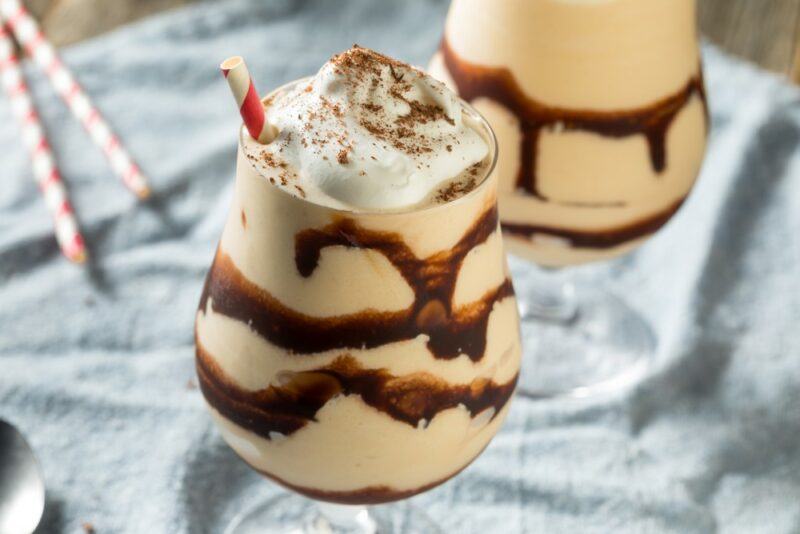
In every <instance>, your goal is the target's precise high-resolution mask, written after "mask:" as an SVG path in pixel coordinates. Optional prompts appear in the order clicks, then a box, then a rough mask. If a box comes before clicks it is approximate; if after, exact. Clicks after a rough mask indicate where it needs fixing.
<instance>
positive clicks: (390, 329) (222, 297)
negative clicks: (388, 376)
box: [200, 206, 514, 361]
mask: <svg viewBox="0 0 800 534" xmlns="http://www.w3.org/2000/svg"><path fill="white" fill-rule="evenodd" d="M497 224H498V215H497V207H496V206H492V207H491V208H489V209H487V210H486V211H485V212H484V213H483V214H482V215H481V216H480V217H479V218H478V219H477V220H476V222H475V223H474V224H473V226H472V227H471V228H470V229H469V230H468V231H467V232H466V233H465V234H464V236H463V237H462V238H461V240H459V242H458V243H457V244H456V245H455V246H454V247H453V248H452V249H448V250H444V251H441V252H439V253H436V254H434V255H433V256H430V257H428V258H424V259H419V258H417V257H416V256H415V255H414V253H413V251H412V250H411V249H410V248H409V247H408V245H406V243H405V242H404V241H403V238H402V236H400V235H399V234H396V233H392V232H382V231H374V230H368V229H365V228H363V227H361V226H359V225H358V224H357V223H356V222H355V221H353V220H351V219H346V218H343V219H341V220H339V221H336V222H334V223H332V224H330V225H328V226H326V227H324V228H321V229H309V230H304V231H302V232H300V233H298V234H297V235H296V236H295V264H296V266H297V270H298V272H299V273H300V274H301V275H302V276H304V277H308V276H311V274H313V272H314V270H315V269H316V268H317V265H318V262H319V258H320V253H321V251H322V249H324V248H326V247H333V246H343V247H349V248H360V249H369V250H374V251H376V252H379V253H381V254H382V255H383V256H385V257H386V258H387V259H388V260H389V262H390V263H392V265H394V266H395V267H396V268H397V270H398V271H399V272H400V274H401V275H402V276H403V278H404V279H405V280H406V282H407V283H408V284H409V286H410V287H411V289H412V290H413V292H414V302H413V304H412V305H411V306H410V307H409V308H407V309H405V310H401V311H392V312H379V311H374V310H366V311H363V312H358V313H354V314H348V315H340V316H335V317H326V318H317V317H311V316H308V315H305V314H302V313H299V312H297V311H294V310H292V309H291V308H288V307H287V306H285V305H284V304H282V303H281V302H279V301H278V300H277V299H276V298H275V297H273V296H272V295H270V294H269V293H268V292H267V291H265V290H264V289H262V288H260V287H258V286H257V285H255V284H253V283H252V282H250V281H249V280H248V279H247V278H246V277H245V276H244V275H243V274H242V273H241V272H240V271H239V269H238V268H237V267H236V265H234V263H233V261H232V260H231V259H230V257H229V256H227V255H226V254H224V253H222V252H218V253H217V257H216V258H215V260H214V264H213V265H212V266H211V270H210V272H209V274H208V277H207V278H206V284H205V287H204V288H203V295H202V297H201V299H200V310H201V311H205V308H206V304H207V301H208V299H209V298H210V299H211V300H212V301H213V307H214V310H215V311H216V312H218V313H221V314H223V315H226V316H228V317H231V318H233V319H237V320H239V321H242V322H243V323H245V324H248V325H250V327H251V328H252V329H254V330H255V331H256V332H258V333H259V334H260V335H261V336H262V337H264V338H265V339H267V340H268V341H270V342H271V343H272V344H274V345H277V346H279V347H282V348H284V349H286V350H288V351H291V352H294V353H301V354H309V353H316V352H323V351H327V350H333V349H345V350H346V349H362V348H364V349H370V348H374V347H379V346H381V345H386V344H388V343H394V342H398V341H404V340H410V339H414V338H416V337H417V336H419V335H421V334H424V335H427V336H428V342H427V346H428V349H429V350H430V351H431V353H432V354H433V355H434V357H436V358H441V359H453V358H456V357H458V356H459V355H460V354H462V353H463V354H466V355H467V356H468V357H469V358H470V359H471V360H473V361H478V360H480V359H481V358H482V357H483V354H484V351H485V349H486V335H487V332H486V330H487V326H488V322H489V314H490V313H491V311H492V308H493V307H494V304H495V303H496V302H499V301H501V300H503V299H505V298H506V297H509V296H512V295H513V294H514V289H513V286H512V284H511V280H510V279H508V278H506V280H504V281H503V283H501V284H500V285H499V286H497V287H496V288H494V289H492V290H490V291H488V292H487V293H485V294H484V295H483V297H482V298H481V299H479V300H478V301H476V302H472V303H470V304H466V305H464V306H460V307H458V308H457V309H453V306H452V300H453V293H454V291H455V285H456V280H457V277H458V273H459V271H460V269H461V264H462V263H463V261H464V258H465V257H466V255H467V253H469V251H470V250H472V249H473V248H474V247H476V246H477V245H479V244H481V243H483V242H485V241H486V240H487V239H488V238H489V236H490V235H491V234H492V233H494V232H495V231H496V230H497Z"/></svg>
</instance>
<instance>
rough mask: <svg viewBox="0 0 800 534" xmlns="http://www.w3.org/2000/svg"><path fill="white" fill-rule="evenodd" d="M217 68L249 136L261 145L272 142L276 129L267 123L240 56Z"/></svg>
mask: <svg viewBox="0 0 800 534" xmlns="http://www.w3.org/2000/svg"><path fill="white" fill-rule="evenodd" d="M219 68H220V70H221V71H222V75H223V76H225V79H227V80H228V85H229V86H230V88H231V93H233V98H234V99H236V105H237V106H238V107H239V113H241V115H242V120H243V121H244V125H245V126H246V127H247V131H248V132H249V133H250V136H251V137H252V138H253V139H257V140H258V142H259V143H262V144H266V143H270V142H272V140H273V139H275V137H276V136H277V135H278V129H277V128H275V126H273V125H272V124H269V123H268V122H267V117H266V114H265V113H264V106H263V105H262V104H261V98H259V96H258V91H256V87H255V84H254V83H253V79H252V78H251V77H250V71H248V70H247V65H246V64H245V62H244V59H242V58H241V56H233V57H230V58H228V59H226V60H225V61H223V62H222V64H221V65H220V66H219Z"/></svg>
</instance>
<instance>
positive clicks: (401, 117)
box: [245, 46, 489, 210]
mask: <svg viewBox="0 0 800 534" xmlns="http://www.w3.org/2000/svg"><path fill="white" fill-rule="evenodd" d="M265 105H266V106H267V120H268V121H269V122H271V123H272V124H274V125H275V126H276V127H277V128H278V130H279V131H280V134H279V135H278V137H277V138H276V139H275V140H274V141H273V142H272V143H270V144H268V145H260V144H258V143H257V142H256V141H255V140H253V139H250V138H249V137H248V136H247V135H245V151H246V154H247V156H248V157H249V159H250V160H251V161H252V162H253V163H254V164H255V165H256V167H257V168H259V170H260V171H261V172H262V174H264V175H265V176H266V177H268V178H270V181H271V182H273V183H274V184H276V185H278V186H281V187H283V188H285V189H286V190H288V191H290V192H291V193H293V194H295V195H298V196H301V197H304V198H308V199H309V200H312V201H315V202H318V203H322V204H325V205H331V206H333V207H336V208H345V209H359V210H392V209H400V208H404V207H411V206H415V205H420V204H424V203H428V202H444V201H448V200H451V199H452V198H455V197H457V196H460V195H462V194H464V193H465V192H467V191H469V190H470V189H471V188H472V187H474V185H475V180H476V179H479V178H482V175H481V171H482V170H483V166H485V165H488V163H487V159H488V154H489V144H488V141H487V140H486V139H485V138H484V137H483V136H482V135H481V133H479V126H478V125H477V124H476V123H475V121H474V120H473V119H471V118H470V117H469V116H467V115H465V114H464V113H463V112H462V107H461V104H460V101H459V100H458V98H457V97H456V95H455V94H454V93H453V92H452V91H450V90H449V89H448V88H447V87H445V86H444V85H443V84H442V83H440V82H438V81H436V80H434V79H433V78H431V77H430V76H428V75H427V74H425V73H423V72H422V71H420V70H418V69H415V68H413V67H411V66H410V65H408V64H405V63H402V62H399V61H396V60H394V59H391V58H389V57H386V56H384V55H382V54H379V53H377V52H374V51H372V50H369V49H366V48H362V47H358V46H354V47H353V48H351V49H349V50H347V51H345V52H343V53H342V54H339V55H336V56H333V57H332V58H331V59H330V60H329V61H328V62H327V63H326V64H325V65H324V66H323V67H322V68H321V69H320V71H319V72H318V73H317V74H316V75H315V76H314V77H313V78H310V79H309V80H308V82H307V83H300V84H296V85H294V86H293V87H292V88H291V89H289V90H287V91H284V92H279V93H277V94H275V95H273V96H272V97H271V98H270V99H268V100H267V101H265Z"/></svg>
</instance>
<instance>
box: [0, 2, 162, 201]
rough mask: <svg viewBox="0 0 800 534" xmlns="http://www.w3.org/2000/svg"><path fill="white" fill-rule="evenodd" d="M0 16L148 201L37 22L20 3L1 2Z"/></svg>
mask: <svg viewBox="0 0 800 534" xmlns="http://www.w3.org/2000/svg"><path fill="white" fill-rule="evenodd" d="M0 15H2V17H3V19H5V21H6V23H7V24H8V26H9V27H10V28H11V31H12V32H13V33H14V36H15V37H16V38H17V40H18V41H19V42H20V44H21V45H22V46H24V47H25V49H26V50H27V52H28V54H30V56H31V57H32V58H33V60H34V61H35V62H36V63H37V64H38V65H39V66H40V67H41V68H42V69H43V70H44V71H45V72H46V73H47V76H48V77H49V78H50V82H51V83H52V84H53V86H54V87H55V89H56V92H58V94H59V95H60V96H61V98H62V99H64V101H65V102H66V103H67V106H69V108H70V110H71V111H72V113H73V114H74V115H75V116H76V117H77V118H78V120H79V121H81V123H82V124H83V126H84V127H85V128H86V130H87V131H88V132H89V136H90V137H91V138H92V140H93V141H94V142H95V144H97V145H98V146H99V147H100V148H101V149H102V150H103V152H105V154H106V156H107V157H108V159H109V161H110V162H111V167H112V168H113V169H114V172H116V173H117V174H118V175H119V176H120V178H122V181H123V183H124V184H125V185H126V186H127V187H128V188H129V189H130V190H131V191H133V192H134V193H136V195H138V196H139V197H140V198H147V196H149V194H150V188H149V187H148V185H147V180H146V179H145V177H144V175H142V173H141V171H140V170H139V167H138V166H137V165H136V163H134V162H133V160H132V159H131V157H130V156H129V155H128V153H127V152H126V151H125V149H124V148H122V145H121V144H120V142H119V138H117V136H116V135H114V133H113V132H112V131H111V128H109V126H108V124H106V121H105V120H104V119H103V117H102V115H100V112H99V111H98V110H97V108H95V107H94V105H93V104H92V102H91V100H89V97H88V96H86V93H84V91H83V89H82V88H81V86H80V85H79V84H78V82H77V81H75V78H74V77H73V76H72V74H71V73H70V72H69V70H68V69H67V68H66V67H65V66H64V64H63V63H62V62H61V60H60V59H59V58H58V55H57V54H56V51H55V49H54V48H53V45H51V44H50V42H49V41H48V40H47V39H46V38H45V36H44V34H43V33H42V31H41V30H40V29H39V25H38V24H37V23H36V20H35V19H34V18H33V17H32V16H31V15H30V13H28V11H27V10H26V9H25V7H24V6H23V5H22V4H21V3H20V2H19V0H0Z"/></svg>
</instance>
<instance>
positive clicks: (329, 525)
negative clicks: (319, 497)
mask: <svg viewBox="0 0 800 534" xmlns="http://www.w3.org/2000/svg"><path fill="white" fill-rule="evenodd" d="M317 509H318V510H319V518H318V519H317V521H316V524H315V525H314V527H315V529H314V532H318V533H319V534H328V533H334V532H347V533H353V534H376V533H377V531H378V526H377V524H376V523H375V520H374V519H373V518H372V517H371V516H370V514H369V509H368V508H367V507H366V506H358V505H355V506H354V505H347V504H334V503H329V502H318V503H317Z"/></svg>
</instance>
